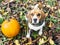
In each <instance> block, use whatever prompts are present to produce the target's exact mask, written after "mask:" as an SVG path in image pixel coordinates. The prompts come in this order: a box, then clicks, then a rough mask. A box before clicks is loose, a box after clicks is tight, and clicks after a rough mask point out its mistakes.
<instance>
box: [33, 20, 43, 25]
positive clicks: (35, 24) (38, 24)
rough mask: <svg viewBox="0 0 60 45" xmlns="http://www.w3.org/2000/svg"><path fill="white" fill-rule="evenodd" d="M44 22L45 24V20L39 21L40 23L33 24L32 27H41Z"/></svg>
mask: <svg viewBox="0 0 60 45" xmlns="http://www.w3.org/2000/svg"><path fill="white" fill-rule="evenodd" d="M43 22H44V20H41V21H39V23H32V25H35V26H40V25H42V23H43Z"/></svg>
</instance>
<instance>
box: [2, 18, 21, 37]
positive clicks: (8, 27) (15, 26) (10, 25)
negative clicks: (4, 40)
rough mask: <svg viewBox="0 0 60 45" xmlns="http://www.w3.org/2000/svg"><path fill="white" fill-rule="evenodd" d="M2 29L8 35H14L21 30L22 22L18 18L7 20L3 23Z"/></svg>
mask: <svg viewBox="0 0 60 45" xmlns="http://www.w3.org/2000/svg"><path fill="white" fill-rule="evenodd" d="M1 30H2V33H3V34H4V35H5V36H6V37H14V36H16V35H17V34H18V33H19V31H20V24H19V22H18V21H17V20H16V19H10V20H9V21H8V20H5V21H4V22H3V23H2V25H1Z"/></svg>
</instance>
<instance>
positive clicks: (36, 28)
mask: <svg viewBox="0 0 60 45" xmlns="http://www.w3.org/2000/svg"><path fill="white" fill-rule="evenodd" d="M43 26H45V21H44V22H43V24H42V25H40V26H34V25H32V24H31V23H28V27H29V28H30V29H33V30H35V31H37V30H39V29H41V28H43Z"/></svg>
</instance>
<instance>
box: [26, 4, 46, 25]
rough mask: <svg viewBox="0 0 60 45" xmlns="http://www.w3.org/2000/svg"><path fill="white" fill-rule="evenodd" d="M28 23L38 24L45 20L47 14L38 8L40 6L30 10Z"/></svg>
mask: <svg viewBox="0 0 60 45" xmlns="http://www.w3.org/2000/svg"><path fill="white" fill-rule="evenodd" d="M26 17H27V19H28V22H30V23H32V24H38V23H39V22H40V21H41V20H44V19H45V17H46V14H45V13H44V12H43V11H42V10H41V9H39V8H38V4H37V5H35V6H34V8H33V9H32V10H30V11H29V12H28V14H27V16H26Z"/></svg>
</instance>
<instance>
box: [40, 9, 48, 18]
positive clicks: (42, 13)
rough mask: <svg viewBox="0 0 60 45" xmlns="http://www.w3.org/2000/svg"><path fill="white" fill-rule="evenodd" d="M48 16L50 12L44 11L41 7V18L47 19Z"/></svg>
mask: <svg viewBox="0 0 60 45" xmlns="http://www.w3.org/2000/svg"><path fill="white" fill-rule="evenodd" d="M47 16H48V13H44V11H43V10H42V9H41V19H45V18H46V17H47Z"/></svg>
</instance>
